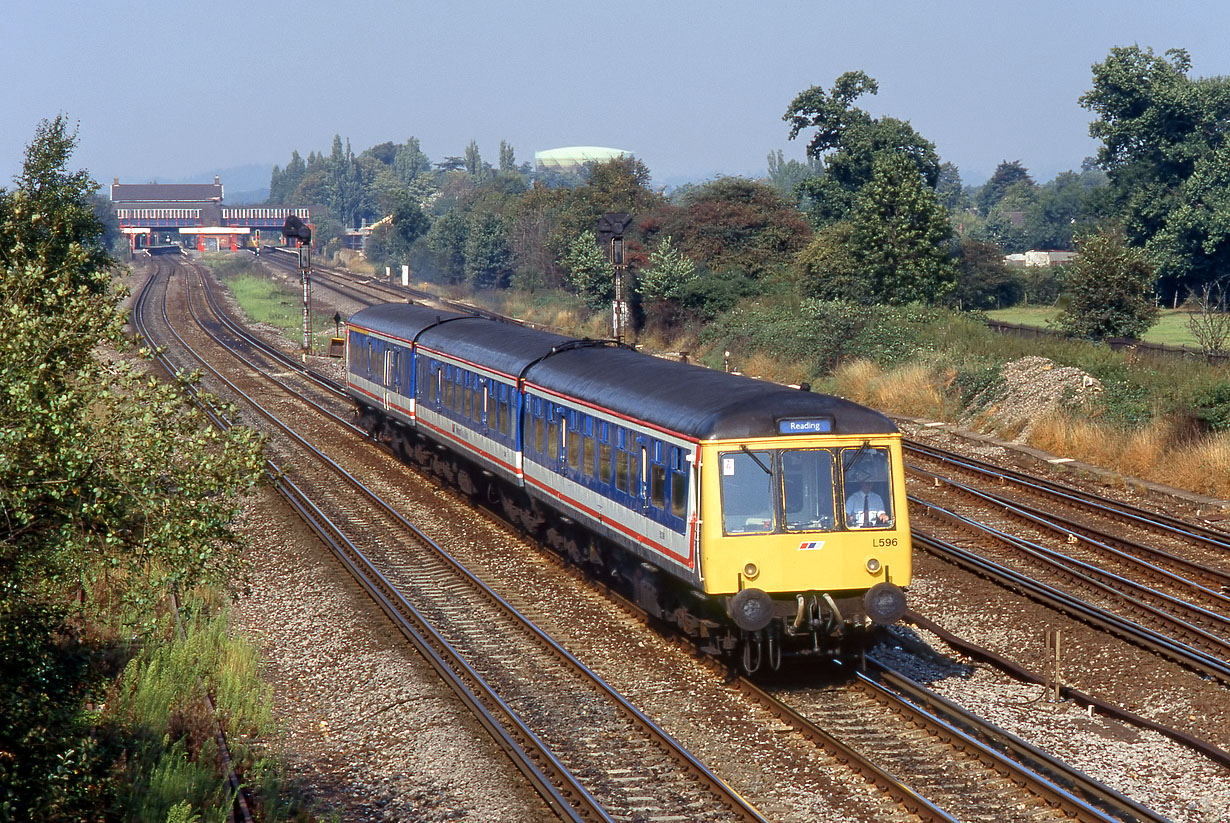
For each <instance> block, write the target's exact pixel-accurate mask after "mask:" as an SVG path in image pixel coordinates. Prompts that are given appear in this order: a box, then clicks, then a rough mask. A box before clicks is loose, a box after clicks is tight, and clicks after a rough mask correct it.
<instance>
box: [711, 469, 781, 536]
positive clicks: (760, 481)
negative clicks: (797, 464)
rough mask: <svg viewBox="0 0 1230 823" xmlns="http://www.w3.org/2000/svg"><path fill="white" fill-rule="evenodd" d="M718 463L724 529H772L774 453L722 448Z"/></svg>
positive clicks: (755, 531) (738, 531)
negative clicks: (726, 450) (733, 450)
mask: <svg viewBox="0 0 1230 823" xmlns="http://www.w3.org/2000/svg"><path fill="white" fill-rule="evenodd" d="M718 465H719V467H720V469H719V477H720V480H721V489H722V528H723V529H724V530H725V531H726V533H727V534H765V533H767V532H771V531H773V454H772V453H771V452H767V451H751V450H750V449H748V450H742V451H737V452H722V453H721V454H719V455H718Z"/></svg>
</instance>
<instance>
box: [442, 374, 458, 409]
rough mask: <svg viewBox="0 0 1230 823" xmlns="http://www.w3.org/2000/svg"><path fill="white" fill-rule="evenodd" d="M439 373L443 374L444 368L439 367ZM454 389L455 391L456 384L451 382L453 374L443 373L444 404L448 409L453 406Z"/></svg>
mask: <svg viewBox="0 0 1230 823" xmlns="http://www.w3.org/2000/svg"><path fill="white" fill-rule="evenodd" d="M440 373H441V374H444V370H443V369H441V370H440ZM456 391H457V384H456V383H454V382H453V376H452V375H451V374H448V375H445V376H444V405H445V406H447V407H448V408H450V409H451V408H452V407H453V401H454V400H455V399H456Z"/></svg>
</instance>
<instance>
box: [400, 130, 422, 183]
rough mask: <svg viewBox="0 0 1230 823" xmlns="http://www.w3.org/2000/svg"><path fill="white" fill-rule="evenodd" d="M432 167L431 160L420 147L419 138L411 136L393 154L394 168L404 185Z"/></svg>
mask: <svg viewBox="0 0 1230 823" xmlns="http://www.w3.org/2000/svg"><path fill="white" fill-rule="evenodd" d="M430 169H431V161H430V160H429V159H428V157H427V155H426V154H424V153H423V150H422V149H421V148H420V147H419V139H418V138H417V137H411V138H410V139H409V140H407V141H406V142H405V143H404V144H403V145H401V146H398V147H397V151H396V152H395V153H394V154H393V170H394V171H395V172H396V174H397V177H398V179H399V180H401V182H402V183H403V184H404V185H407V186H408V185H410V183H412V182H413V181H414V180H415V179H416V178H417V177H418V176H419V175H421V174H425V173H426V172H427V171H429V170H430Z"/></svg>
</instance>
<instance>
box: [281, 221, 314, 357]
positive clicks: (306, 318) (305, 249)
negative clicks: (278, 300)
mask: <svg viewBox="0 0 1230 823" xmlns="http://www.w3.org/2000/svg"><path fill="white" fill-rule="evenodd" d="M282 236H283V237H285V238H286V239H294V241H295V243H296V245H298V246H299V279H300V281H301V282H302V284H303V362H304V363H307V356H308V343H309V340H310V335H311V316H310V311H311V305H312V227H311V226H309V225H307V224H306V223H304V222H303V220H301V219H300V218H298V217H296V216H295V215H293V214H292V215H290V216H289V217H287V218H286V223H285V224H284V225H283V226H282Z"/></svg>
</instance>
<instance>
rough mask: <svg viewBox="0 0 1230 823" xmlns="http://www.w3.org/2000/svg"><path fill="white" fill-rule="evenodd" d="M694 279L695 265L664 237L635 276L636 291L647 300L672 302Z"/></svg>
mask: <svg viewBox="0 0 1230 823" xmlns="http://www.w3.org/2000/svg"><path fill="white" fill-rule="evenodd" d="M695 278H696V263H694V262H693V261H692V260H691V259H690V258H689V257H688V256H687V255H685V254H684V253H683V252H681V251H679V249H678V248H676V247H675V246H674V244H673V243H671V238H670V235H666V236H665V237H663V238H661V239H660V240H659V241H658V244H657V246H655V247H654V249H653V251H652V252H650V253H649V262H648V265H647V266H646V267H645V268H644V269H643V270H642V271H641V272H640V274H639V275H638V276H637V291H638V292H639V293H640V294H641V295H642V296H643V297H645V298H647V299H649V300H656V301H664V300H672V299H674V298H676V297H678V296H679V294H680V291H681V290H682V289H683V288H684V287H685V286H687V284H688V283H690V282H691V281H692V280H694V279H695Z"/></svg>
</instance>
